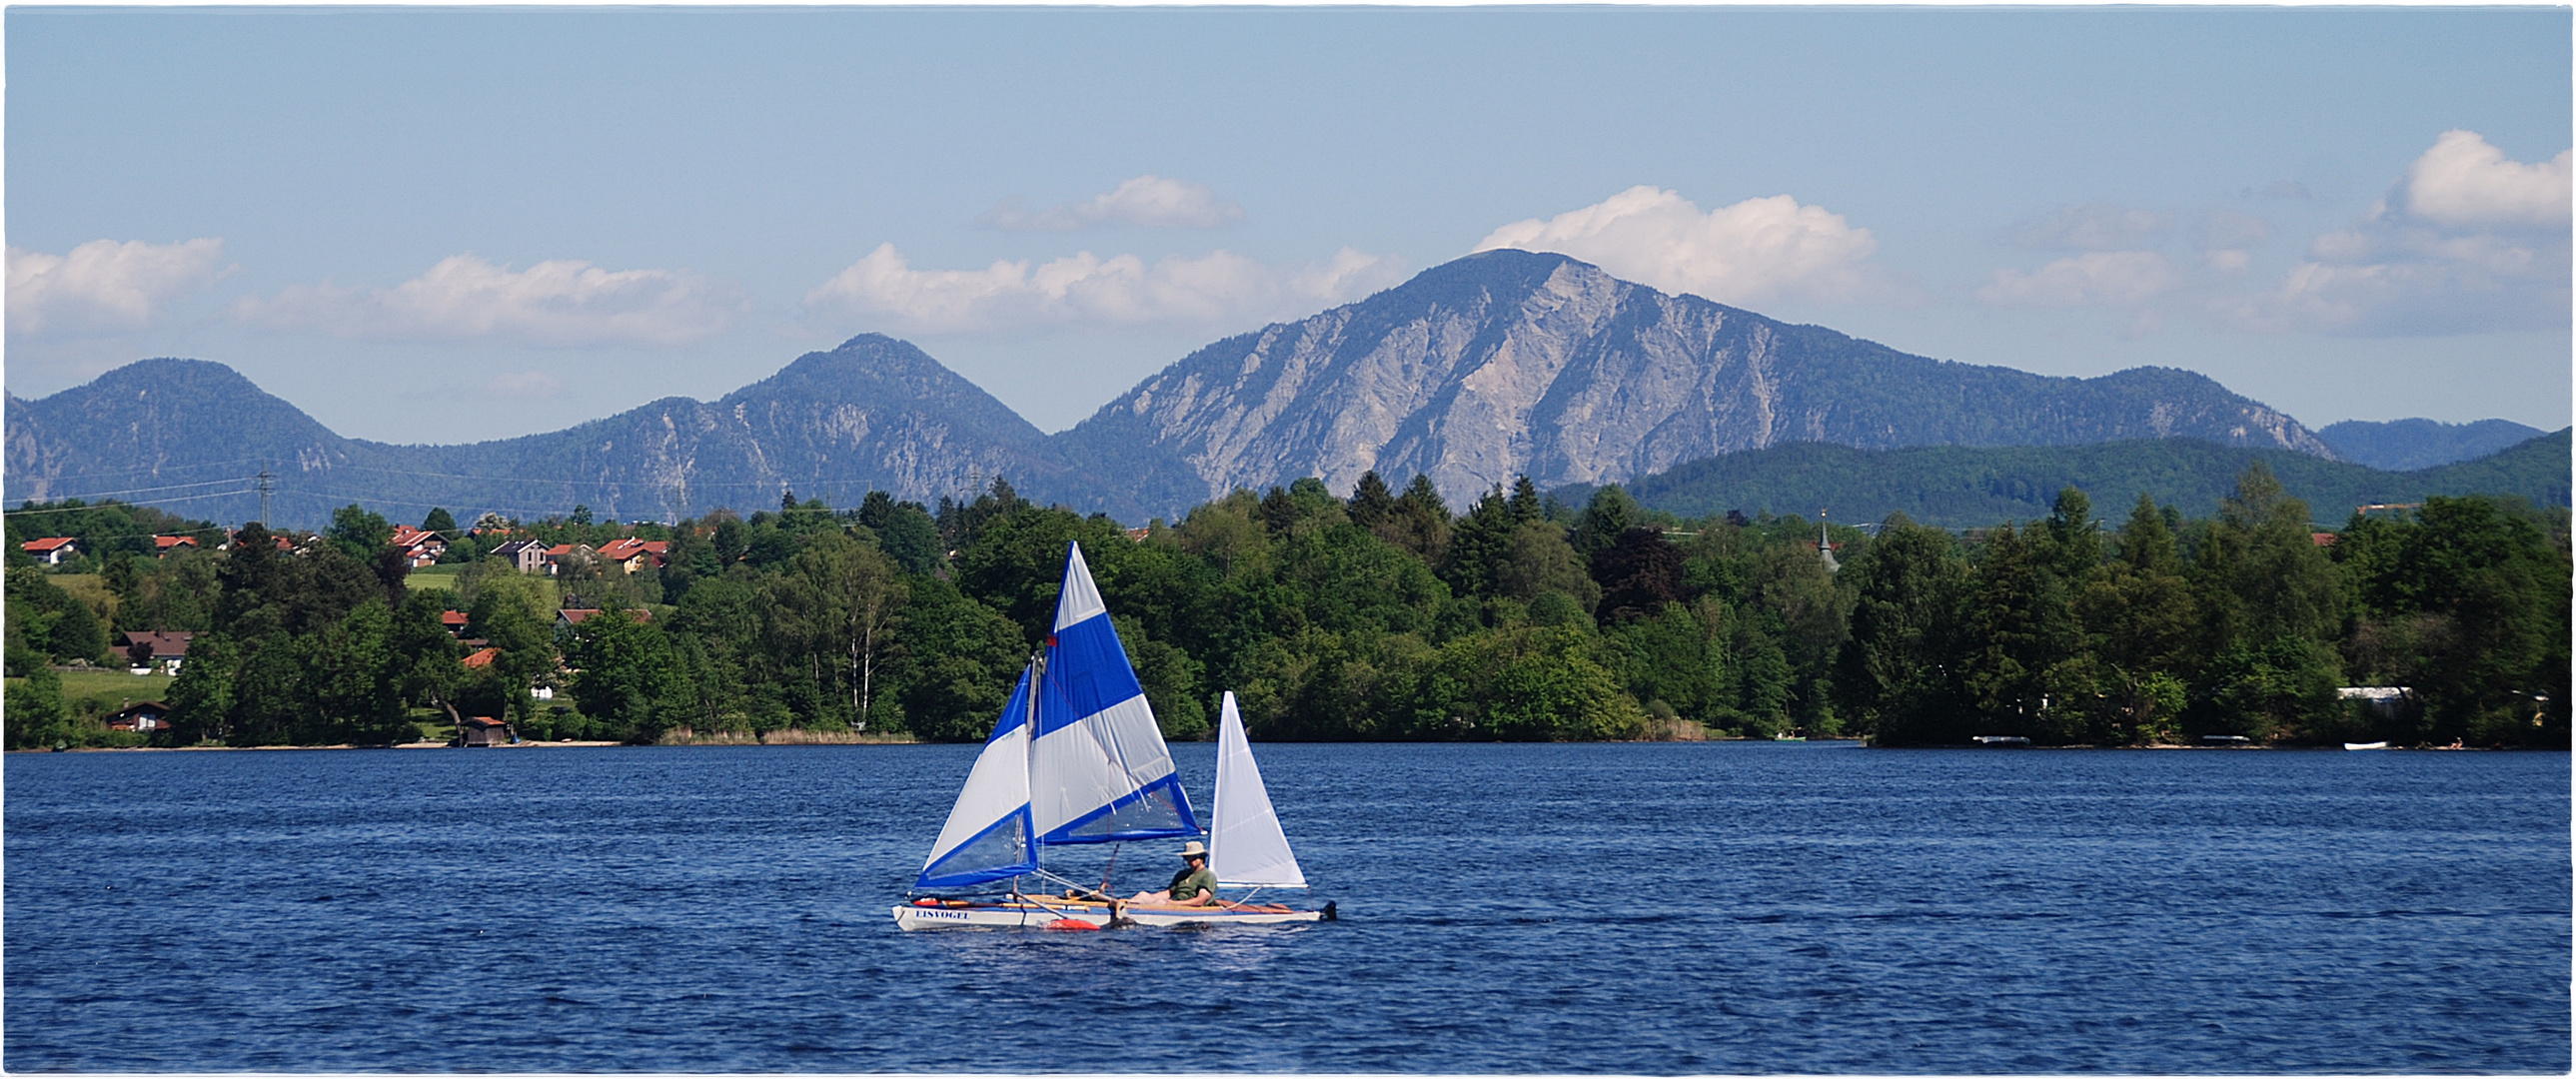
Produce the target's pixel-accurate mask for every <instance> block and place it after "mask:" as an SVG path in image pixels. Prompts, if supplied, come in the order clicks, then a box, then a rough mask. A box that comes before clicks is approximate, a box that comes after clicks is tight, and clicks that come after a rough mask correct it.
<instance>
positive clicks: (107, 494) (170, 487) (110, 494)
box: [57, 476, 241, 498]
mask: <svg viewBox="0 0 2576 1079" xmlns="http://www.w3.org/2000/svg"><path fill="white" fill-rule="evenodd" d="M240 482H241V477H238V476H234V477H229V478H226V479H220V480H199V481H197V482H195V483H172V484H165V485H163V486H160V487H135V488H131V489H128V490H123V491H82V492H78V493H76V494H66V495H60V496H57V497H60V498H115V497H117V496H118V495H142V494H150V493H152V492H154V491H182V490H186V489H188V488H190V487H212V486H215V485H216V484H219V483H240Z"/></svg>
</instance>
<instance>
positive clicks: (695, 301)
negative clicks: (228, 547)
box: [233, 254, 750, 346]
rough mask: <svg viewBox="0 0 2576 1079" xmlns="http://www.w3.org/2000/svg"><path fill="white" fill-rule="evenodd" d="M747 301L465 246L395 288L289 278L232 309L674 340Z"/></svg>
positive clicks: (725, 288)
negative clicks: (502, 258) (514, 259)
mask: <svg viewBox="0 0 2576 1079" xmlns="http://www.w3.org/2000/svg"><path fill="white" fill-rule="evenodd" d="M749 307H750V301H749V299H747V298H746V297H745V296H744V295H743V293H742V291H741V290H740V289H739V288H736V287H734V286H732V285H729V284H725V283H721V282H717V281H714V280H712V279H709V278H706V277H702V276H700V275H697V274H693V273H689V272H687V271H683V270H617V271H610V270H603V269H600V268H598V267H596V266H593V265H591V264H590V263H587V262H577V261H571V260H552V261H547V262H540V263H538V264H536V265H534V266H530V267H528V268H527V269H525V270H512V269H510V268H509V267H506V266H495V265H493V264H492V263H489V262H486V261H484V260H483V259H481V258H477V257H475V256H474V255H470V254H466V255H454V256H451V257H449V258H446V259H444V260H441V261H440V262H439V264H438V265H436V266H433V267H430V269H429V272H428V273H425V274H422V275H421V276H419V277H415V278H413V279H411V280H409V281H405V282H403V283H402V284H399V285H395V286H393V287H392V288H377V289H356V288H342V287H339V286H335V285H329V284H322V285H295V286H292V287H289V288H287V289H285V290H284V291H281V292H279V293H278V294H277V295H276V296H275V297H274V298H271V299H261V298H259V297H256V296H245V297H243V298H242V299H241V300H240V301H239V302H237V303H236V304H234V307H233V314H234V316H235V317H237V318H239V319H241V320H243V321H246V322H253V323H257V324H260V325H264V326H270V327H274V328H278V329H295V330H307V329H309V330H320V331H322V332H324V333H328V334H330V335H332V336H334V337H345V338H368V339H378V340H385V339H393V340H481V339H490V340H507V341H515V342H521V343H525V344H534V345H550V346H579V345H602V344H644V345H674V344H684V343H686V342H690V341H696V340H699V339H701V338H705V337H708V336H710V335H713V334H716V333H720V332H723V331H724V330H725V329H726V328H727V327H729V326H731V325H732V324H733V322H734V320H735V319H736V318H738V317H740V316H741V315H742V313H743V312H744V311H745V310H747V309H749Z"/></svg>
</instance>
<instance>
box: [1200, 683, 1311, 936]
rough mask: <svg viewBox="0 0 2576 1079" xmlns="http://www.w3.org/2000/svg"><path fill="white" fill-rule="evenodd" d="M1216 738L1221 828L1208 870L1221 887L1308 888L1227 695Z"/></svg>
mask: <svg viewBox="0 0 2576 1079" xmlns="http://www.w3.org/2000/svg"><path fill="white" fill-rule="evenodd" d="M1223 712H1224V715H1223V717H1222V718H1221V719H1219V720H1218V724H1217V735H1216V826H1215V828H1214V829H1213V830H1212V831H1211V832H1210V833H1209V836H1208V841H1209V847H1208V868H1209V869H1211V870H1213V871H1215V873H1216V882H1217V883H1218V884H1222V885H1226V886H1228V887H1234V888H1251V887H1267V888H1303V887H1305V886H1306V874H1305V872H1304V871H1302V870H1300V869H1298V868H1297V856H1296V855H1295V854H1294V853H1291V852H1290V851H1289V850H1288V833H1286V832H1284V831H1281V830H1280V828H1279V814H1278V813H1277V812H1275V811H1273V810H1272V809H1271V808H1270V789H1269V788H1267V787H1264V786H1262V785H1261V766H1260V765H1258V764H1255V763H1253V761H1252V743H1251V742H1250V741H1249V740H1247V739H1246V738H1245V737H1244V735H1243V716H1242V715H1241V714H1240V713H1237V712H1236V711H1235V709H1234V691H1232V690H1227V691H1226V694H1225V704H1224V706H1223Z"/></svg>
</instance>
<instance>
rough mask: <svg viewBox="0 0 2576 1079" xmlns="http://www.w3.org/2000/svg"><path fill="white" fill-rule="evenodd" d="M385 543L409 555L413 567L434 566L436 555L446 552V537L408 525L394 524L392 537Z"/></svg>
mask: <svg viewBox="0 0 2576 1079" xmlns="http://www.w3.org/2000/svg"><path fill="white" fill-rule="evenodd" d="M386 543H387V545H388V546H391V547H393V548H395V549H396V550H399V551H401V552H403V553H404V554H405V555H407V556H409V557H410V558H411V568H413V569H421V568H423V567H426V566H435V565H437V564H438V556H440V555H443V554H446V553H447V537H445V536H442V535H439V534H438V533H436V532H428V531H423V530H421V529H417V528H413V527H412V526H410V525H395V526H394V538H393V539H391V540H388V541H386Z"/></svg>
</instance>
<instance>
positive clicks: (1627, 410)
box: [1054, 249, 2332, 514]
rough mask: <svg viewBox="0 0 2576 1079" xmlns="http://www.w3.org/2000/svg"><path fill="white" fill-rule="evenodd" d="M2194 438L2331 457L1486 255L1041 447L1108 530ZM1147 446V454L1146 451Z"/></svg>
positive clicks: (2211, 385) (1292, 330)
mask: <svg viewBox="0 0 2576 1079" xmlns="http://www.w3.org/2000/svg"><path fill="white" fill-rule="evenodd" d="M2164 437H2193V438H2202V439H2207V440H2209V441H2213V442H2218V443H2221V444H2230V445H2246V446H2266V447H2274V448H2281V449H2290V450H2297V451H2299V452H2303V453H2309V454H2315V455H2322V456H2331V454H2332V451H2331V450H2329V449H2328V448H2327V447H2326V445H2325V444H2324V443H2323V442H2320V441H2318V440H2317V438H2316V436H2315V435H2313V434H2312V433H2310V432H2309V431H2308V430H2307V429H2306V428H2304V427H2301V426H2300V425H2299V424H2298V421H2296V420H2294V419H2292V418H2290V417H2289V416H2287V415H2285V414H2283V413H2281V412H2279V411H2277V410H2274V409H2271V408H2269V407H2267V406H2264V405H2263V404H2261V403H2260V402H2256V401H2251V400H2248V399H2246V398H2244V397H2241V396H2238V395H2236V394H2233V393H2230V392H2228V391H2227V390H2226V389H2225V388H2224V387H2222V386H2220V385H2218V384H2217V383H2216V382H2214V381H2211V380H2209V379H2207V378H2205V377H2203V376H2199V375H2194V374H2191V373H2190V372H2183V371H2176V370H2173V369H2170V368H2165V369H2156V368H2140V369H2136V370H2132V371H2126V372H2122V373H2120V374H2118V375H2112V376H2106V377H2104V378H2099V379H2076V378H2064V377H2050V376H2043V375H2035V374H2031V373H2029V372H2025V371H2016V370H2012V369H2010V368H2002V367H1980V366H1975V365H1971V364H1964V363H1956V362H1950V361H1941V360H1933V359H1928V358H1925V357H1921V356H1913V355H1908V354H1906V353H1902V352H1898V351H1896V350H1894V349H1891V348H1888V347H1886V346H1884V345H1879V344H1876V343H1873V342H1869V341H1863V340H1859V339H1856V338H1853V337H1851V336H1849V335H1846V334H1843V333H1839V332H1836V331H1834V330H1830V329H1826V328H1824V327H1818V326H1798V325H1791V324H1787V323H1782V322H1779V321H1777V320H1775V319H1771V318H1767V317H1765V316H1762V315H1760V314H1757V313H1754V312H1751V311H1745V310H1742V309H1739V308H1734V307H1729V306H1726V305H1724V304H1719V303H1716V302H1714V301H1711V300H1708V299H1705V298H1702V297H1699V296H1693V295H1687V294H1684V295H1671V294H1667V293H1663V292H1659V291H1657V290H1654V289H1651V288H1647V287H1645V286H1642V285H1637V284H1633V283H1630V282H1627V281H1622V280H1620V279H1618V278H1616V277H1613V276H1611V275H1610V274H1608V273H1606V272H1604V271H1603V270H1601V269H1600V268H1599V267H1597V266H1594V265H1592V264H1590V263H1586V262H1582V261H1580V260H1577V259H1573V258H1569V257H1567V256H1564V255H1558V254H1551V253H1544V252H1531V251H1519V250H1512V249H1502V250H1495V251H1485V252H1479V253H1477V254H1474V255H1469V256H1467V257H1465V258H1461V259H1457V260H1454V261H1451V262H1448V263H1444V264H1442V265H1439V266H1435V267H1432V268H1430V269H1427V270H1424V271H1423V272H1422V273H1420V274H1418V275H1416V276H1415V277H1413V278H1412V279H1411V280H1408V281H1406V282H1405V283H1403V284H1401V285H1397V286H1396V287H1394V288H1391V289H1388V290H1386V291H1384V292H1380V293H1378V294H1376V295H1374V296H1371V297H1369V298H1368V299H1366V300H1362V301H1360V302H1358V303H1354V304H1348V305H1345V306H1342V307H1338V308H1334V309H1333V310H1330V311H1326V312H1323V313H1321V314H1318V315H1315V316H1313V317H1310V318H1306V319H1302V320H1298V321H1296V322H1289V323H1279V324H1275V325H1272V326H1269V327H1266V328H1264V329H1262V330H1260V331H1258V332H1256V333H1251V334H1244V335H1239V336H1237V337H1232V338H1228V339H1226V340H1224V341H1220V342H1217V343H1216V344H1213V345H1210V346H1208V347H1206V348H1203V349H1200V350H1198V351H1197V352H1194V353H1192V354H1191V355H1189V356H1187V357H1184V358H1183V359H1182V360H1181V361H1180V362H1178V363H1175V364H1173V365H1172V366H1170V367H1168V368H1165V369H1164V370H1163V371H1162V372H1160V373H1158V374H1156V375H1154V376H1152V377H1150V378H1148V379H1146V380H1145V381H1144V382H1143V383H1140V384H1139V385H1138V386H1137V387H1136V388H1135V389H1133V390H1130V391H1129V392H1128V393H1127V394H1125V395H1123V396H1121V397H1119V398H1118V399H1116V400H1114V401H1112V402H1110V403H1109V404H1108V405H1106V406H1104V407H1103V408H1102V409H1101V410H1100V411H1099V412H1098V413H1096V414H1095V415H1094V416H1093V417H1092V418H1091V419H1088V420H1085V421H1084V422H1083V423H1081V424H1079V425H1077V426H1075V427H1074V428H1073V429H1072V430H1071V431H1067V432H1064V433H1062V434H1059V435H1057V436H1056V437H1055V439H1054V441H1055V442H1056V443H1058V444H1059V445H1060V446H1061V447H1062V449H1063V453H1064V454H1065V456H1066V458H1067V459H1068V460H1086V459H1115V460H1123V461H1126V462H1128V466H1127V468H1126V470H1125V472H1124V473H1123V474H1125V475H1128V476H1131V477H1149V478H1144V479H1132V480H1131V481H1130V482H1127V483H1124V484H1122V485H1121V488H1120V491H1119V493H1120V494H1122V495H1130V496H1133V497H1134V498H1136V499H1138V500H1140V501H1139V502H1129V503H1125V504H1122V505H1121V507H1120V511H1121V512H1126V513H1131V514H1136V513H1146V512H1171V511H1173V510H1175V509H1177V508H1179V507H1181V506H1186V505H1190V504H1193V503H1195V502H1198V501H1201V500H1203V499H1206V498H1210V497H1213V496H1216V495H1219V494H1222V493H1224V492H1225V491H1226V490H1228V489H1230V488H1233V487H1237V486H1249V487H1256V488H1257V487H1261V486H1266V485H1269V484H1272V483H1278V482H1283V481H1285V480H1287V479H1292V478H1295V477H1298V476H1307V475H1313V476H1318V477H1320V478H1322V479H1323V480H1324V482H1325V484H1326V485H1327V486H1329V487H1331V488H1333V489H1335V490H1348V489H1350V487H1351V485H1352V484H1353V483H1355V482H1356V481H1357V480H1358V478H1359V476H1360V474H1361V473H1363V472H1366V471H1370V470H1375V471H1377V472H1379V473H1380V474H1381V475H1384V476H1387V477H1389V479H1390V481H1392V482H1401V480H1402V479H1404V478H1406V477H1409V476H1411V475H1412V474H1414V473H1416V472H1419V473H1422V474H1425V475H1428V476H1430V477H1431V479H1432V481H1433V482H1434V483H1435V484H1437V485H1438V486H1439V488H1440V490H1441V492H1442V494H1443V495H1444V496H1445V497H1447V498H1449V499H1450V500H1451V501H1453V502H1456V501H1459V500H1462V499H1466V498H1472V497H1474V496H1475V495H1476V494H1478V493H1480V492H1482V491H1484V490H1486V489H1487V488H1488V487H1490V486H1492V485H1493V484H1496V483H1504V484H1508V483H1509V482H1511V480H1512V478H1513V477H1514V476H1517V475H1522V474H1526V475H1528V476H1530V477H1531V478H1532V479H1533V480H1536V481H1537V482H1538V483H1540V484H1541V485H1543V486H1561V485H1565V484H1573V483H1607V482H1615V481H1618V480H1621V479H1624V478H1626V477H1630V476H1636V475H1642V474H1645V473H1648V472H1652V471H1657V470H1660V469H1665V468H1670V467H1671V466H1673V465H1674V464H1677V463H1680V462H1682V461H1686V460H1692V459H1695V458H1701V457H1707V456H1710V455H1713V454H1720V453H1726V452H1730V451H1734V450H1745V449H1758V448H1761V447H1766V446H1771V445H1777V444H1780V443H1783V442H1793V441H1811V442H1827V443H1838V444H1843V445H1851V446H1859V447H1870V448H1879V447H1897V446H1916V445H2055V444H2071V443H2083V442H2097V441H2107V440H2111V439H2120V438H2164ZM1149 449H1150V450H1159V451H1160V452H1159V453H1154V452H1148V450H1149Z"/></svg>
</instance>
